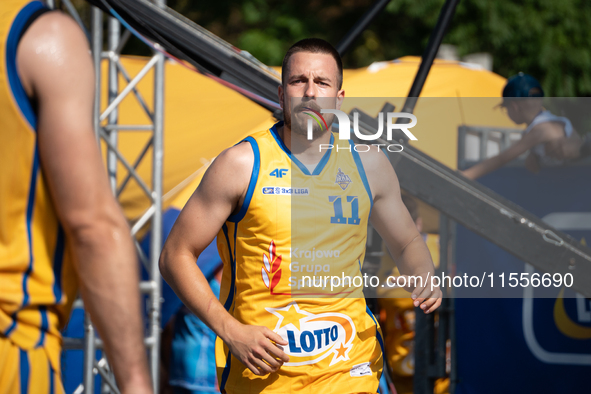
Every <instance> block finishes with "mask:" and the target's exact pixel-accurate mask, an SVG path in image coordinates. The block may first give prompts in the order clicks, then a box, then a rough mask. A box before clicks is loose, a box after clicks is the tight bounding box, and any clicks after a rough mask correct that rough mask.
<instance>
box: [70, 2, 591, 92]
mask: <svg viewBox="0 0 591 394" xmlns="http://www.w3.org/2000/svg"><path fill="white" fill-rule="evenodd" d="M78 1H79V0H78ZM78 1H77V2H78ZM374 1H375V0H340V1H337V0H310V1H301V0H300V1H295V0H217V1H195V0H168V5H169V6H170V7H172V8H174V9H175V10H177V11H178V12H180V13H181V14H183V15H185V16H186V17H188V18H190V19H192V20H194V21H195V22H197V23H198V24H200V25H202V26H204V27H205V28H207V29H209V30H210V31H212V32H213V33H215V34H217V35H219V36H220V37H222V38H223V39H225V40H226V41H228V42H230V43H231V44H233V45H235V46H237V47H239V48H241V49H244V50H247V51H248V52H250V53H251V54H253V55H254V56H255V57H257V58H258V59H259V60H261V61H262V62H264V63H266V64H268V65H273V66H278V65H280V64H281V61H282V58H283V54H284V53H285V51H286V50H287V49H288V48H289V46H290V45H291V44H293V43H294V42H296V41H297V40H299V39H302V38H305V37H312V36H314V37H320V38H324V39H326V40H328V41H329V42H331V43H333V44H334V45H336V44H337V43H338V42H339V41H340V40H341V39H342V38H343V36H344V35H345V34H346V33H347V31H348V30H349V29H350V28H351V27H352V26H353V25H354V24H355V22H356V21H357V20H358V19H359V18H360V17H361V16H362V15H363V13H364V12H365V11H366V10H367V9H368V8H369V7H370V6H371V5H372V4H373V2H374ZM443 3H444V0H391V2H390V3H389V4H388V6H387V7H386V10H385V11H384V12H382V14H380V15H379V16H378V17H377V18H376V19H375V20H374V21H373V23H372V24H371V25H370V27H369V28H368V29H367V30H366V31H365V32H364V33H363V34H362V35H361V37H359V38H358V39H357V40H356V41H355V43H354V45H353V47H352V48H351V49H350V51H349V52H348V53H347V54H346V55H345V57H344V62H345V67H349V68H356V67H363V66H367V65H369V64H371V63H372V62H374V61H380V60H389V59H395V58H397V57H401V56H405V55H421V54H422V52H423V50H424V49H425V47H426V45H427V41H428V39H429V35H430V33H431V31H432V29H433V27H434V26H435V24H436V22H437V18H438V16H439V12H440V10H441V8H442V6H443ZM590 26H591V2H589V1H588V0H497V1H491V0H461V1H460V3H459V5H458V8H457V11H456V14H455V16H454V19H453V20H452V24H451V27H450V29H449V31H448V32H447V34H446V36H445V38H444V41H443V42H444V43H448V44H452V45H456V46H457V47H458V50H459V54H460V56H462V55H466V54H468V53H474V52H489V53H490V54H492V55H493V58H494V63H493V70H494V71H495V72H497V73H498V74H500V75H502V76H504V77H509V76H511V75H513V74H515V73H517V72H519V71H523V72H526V73H529V74H532V75H534V76H535V77H537V78H538V79H539V80H540V81H541V82H542V86H543V87H544V90H545V91H546V95H547V96H590V95H591V28H590ZM135 43H136V44H131V45H130V46H128V48H127V50H128V51H131V52H132V53H139V48H138V47H137V46H136V45H139V44H137V42H135Z"/></svg>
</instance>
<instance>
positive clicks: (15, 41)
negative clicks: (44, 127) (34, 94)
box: [4, 1, 50, 131]
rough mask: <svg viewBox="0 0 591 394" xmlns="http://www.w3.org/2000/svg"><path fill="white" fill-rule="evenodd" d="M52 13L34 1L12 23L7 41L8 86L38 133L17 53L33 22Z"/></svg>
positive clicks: (17, 103)
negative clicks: (17, 62) (20, 75)
mask: <svg viewBox="0 0 591 394" xmlns="http://www.w3.org/2000/svg"><path fill="white" fill-rule="evenodd" d="M47 11H50V10H49V9H48V8H47V7H45V5H43V3H41V2H40V1H32V2H30V3H29V4H27V5H26V6H24V7H23V8H22V9H21V10H20V11H19V13H18V14H17V15H16V17H15V18H14V20H13V21H12V25H11V27H10V30H9V32H8V38H7V40H6V49H5V51H6V53H5V56H6V58H5V59H4V60H5V61H6V74H7V77H8V85H9V86H10V90H11V92H12V94H13V97H14V100H15V101H16V105H17V107H18V108H19V109H20V111H21V112H22V115H23V116H24V117H25V119H26V120H27V122H28V123H29V125H30V126H31V128H32V129H33V130H34V131H37V115H36V114H35V111H34V109H33V105H32V102H31V99H30V98H29V96H27V93H26V92H25V89H24V88H23V84H22V82H21V79H20V77H19V75H18V71H17V67H16V52H17V49H18V45H19V43H20V40H21V38H22V37H23V35H24V34H25V32H26V30H27V29H28V28H29V27H30V26H31V24H33V22H34V21H35V20H36V19H37V18H39V16H41V15H43V14H44V13H45V12H47Z"/></svg>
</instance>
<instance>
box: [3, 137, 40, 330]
mask: <svg viewBox="0 0 591 394" xmlns="http://www.w3.org/2000/svg"><path fill="white" fill-rule="evenodd" d="M38 172H39V152H38V150H37V146H35V153H34V157H33V170H32V172H31V180H30V185H29V197H28V201H27V218H26V226H27V240H28V241H29V265H28V267H27V270H26V271H25V273H24V275H23V283H22V288H23V302H22V304H21V306H20V308H19V309H18V310H16V311H15V312H14V313H13V314H12V316H11V318H12V324H11V325H10V327H8V329H7V330H6V331H5V332H4V335H5V336H9V335H10V333H11V332H12V331H13V330H14V328H15V327H16V315H17V313H18V312H19V311H20V310H21V309H22V308H23V307H24V306H25V305H27V303H28V302H29V291H28V290H27V280H28V279H29V276H30V275H31V272H32V271H33V261H34V257H33V239H32V235H31V222H32V220H33V206H34V205H35V191H36V189H37V174H38Z"/></svg>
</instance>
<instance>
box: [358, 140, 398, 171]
mask: <svg viewBox="0 0 591 394" xmlns="http://www.w3.org/2000/svg"><path fill="white" fill-rule="evenodd" d="M366 146H369V149H368V150H367V151H366V150H365V149H367V148H365V147H364V148H363V150H360V149H359V148H354V149H356V152H357V154H358V155H359V158H360V159H361V163H362V164H363V168H364V170H365V171H366V172H368V171H378V170H379V169H380V168H382V169H383V166H384V165H390V162H389V160H388V154H387V153H386V151H384V149H385V148H384V147H380V146H378V145H366Z"/></svg>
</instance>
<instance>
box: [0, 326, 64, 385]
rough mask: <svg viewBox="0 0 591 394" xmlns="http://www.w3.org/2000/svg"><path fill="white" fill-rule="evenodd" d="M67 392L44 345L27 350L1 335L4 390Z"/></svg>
mask: <svg viewBox="0 0 591 394" xmlns="http://www.w3.org/2000/svg"><path fill="white" fill-rule="evenodd" d="M45 393H47V394H64V388H63V385H62V378H61V376H60V373H59V372H57V371H55V370H54V369H53V368H52V367H51V364H50V363H49V359H48V358H47V353H46V351H45V349H43V348H42V347H39V348H35V349H30V350H23V349H21V348H19V347H18V346H16V345H15V344H14V343H12V341H11V340H10V339H8V338H6V337H4V336H1V335H0V394H45Z"/></svg>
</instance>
